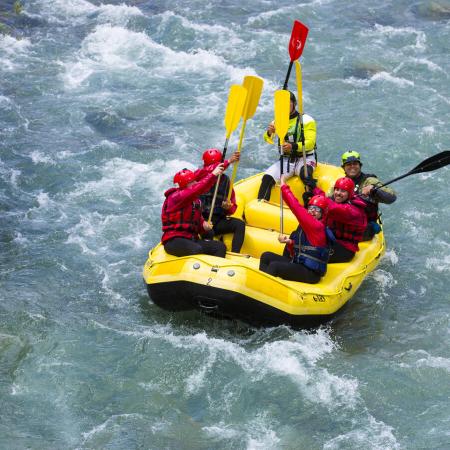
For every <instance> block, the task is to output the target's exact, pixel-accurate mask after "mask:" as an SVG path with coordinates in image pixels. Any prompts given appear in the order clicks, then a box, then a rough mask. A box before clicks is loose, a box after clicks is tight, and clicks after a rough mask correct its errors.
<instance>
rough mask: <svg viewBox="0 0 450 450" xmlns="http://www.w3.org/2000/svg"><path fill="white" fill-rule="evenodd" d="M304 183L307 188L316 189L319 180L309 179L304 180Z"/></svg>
mask: <svg viewBox="0 0 450 450" xmlns="http://www.w3.org/2000/svg"><path fill="white" fill-rule="evenodd" d="M303 183H304V184H305V186H308V187H309V188H311V189H314V188H315V187H316V185H317V180H316V179H315V178H311V177H308V178H305V179H304V180H303Z"/></svg>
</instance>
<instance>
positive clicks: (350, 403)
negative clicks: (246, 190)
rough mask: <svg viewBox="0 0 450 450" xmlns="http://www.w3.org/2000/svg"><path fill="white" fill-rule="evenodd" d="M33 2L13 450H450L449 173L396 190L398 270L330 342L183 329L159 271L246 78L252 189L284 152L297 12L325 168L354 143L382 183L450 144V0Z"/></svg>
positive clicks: (371, 284)
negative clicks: (163, 213) (270, 136)
mask: <svg viewBox="0 0 450 450" xmlns="http://www.w3.org/2000/svg"><path fill="white" fill-rule="evenodd" d="M3 4H6V6H3V8H4V9H5V10H6V9H7V10H11V9H12V4H13V2H12V1H7V2H3ZM23 6H24V10H23V13H22V14H21V15H20V16H18V17H15V16H11V17H9V18H8V24H9V25H10V26H12V27H13V29H14V30H15V32H14V33H13V35H12V36H0V63H1V64H0V74H1V82H0V138H1V140H0V151H1V156H0V219H1V228H0V233H1V234H0V299H1V302H0V398H1V405H2V407H1V408H0V448H2V449H3V448H4V449H22V448H30V449H141V448H142V449H181V448H183V449H362V448H364V449H447V448H450V432H449V430H450V407H449V392H450V390H449V386H450V382H449V378H450V377H449V374H450V350H449V348H450V347H449V341H450V333H449V316H450V306H449V300H450V295H449V289H448V278H449V272H450V238H449V235H450V232H449V226H448V223H449V222H450V208H449V207H448V205H449V202H448V198H449V174H450V171H449V169H448V168H446V169H442V170H440V171H437V172H432V173H428V174H424V175H415V176H412V177H409V178H406V179H404V180H402V181H399V182H398V183H396V184H395V185H394V186H395V188H396V190H397V193H398V197H399V198H398V201H397V202H396V203H395V204H393V205H391V206H388V207H385V208H384V209H383V220H384V223H385V226H386V230H387V231H386V238H387V247H388V248H387V253H386V256H385V257H384V259H383V260H382V261H381V263H380V265H379V266H378V268H377V270H376V271H375V272H374V273H373V274H372V275H371V276H370V277H369V278H368V279H367V280H366V281H365V282H364V284H363V286H362V287H361V289H360V290H359V291H358V293H357V294H356V295H355V297H354V298H353V299H352V301H351V302H350V303H349V304H348V307H346V308H345V309H344V310H343V311H342V312H341V313H340V314H339V315H338V316H337V317H336V319H335V320H333V321H332V322H331V323H330V324H329V325H328V326H326V327H322V328H320V329H318V330H315V331H313V332H306V331H299V330H292V329H290V328H287V327H276V328H270V329H253V328H248V327H247V326H245V325H244V324H240V323H233V322H228V321H218V320H213V319H211V318H208V317H203V316H201V315H198V314H196V313H195V314H194V313H190V314H176V315H171V314H169V313H167V312H165V311H162V310H160V309H159V308H157V307H156V306H155V305H153V304H152V303H151V302H149V301H148V297H147V294H146V291H145V287H144V285H143V282H142V275H141V271H142V266H143V264H144V262H145V259H146V255H147V252H148V250H149V248H151V247H152V246H154V245H155V244H156V243H157V242H158V240H159V238H160V216H159V214H160V209H161V204H162V193H163V192H164V190H165V189H166V188H167V187H168V186H170V185H171V178H172V176H173V173H174V172H175V171H176V170H178V169H179V168H182V167H195V166H196V165H198V164H199V162H200V156H201V154H202V152H203V150H204V149H205V148H208V147H211V146H218V147H221V146H222V145H223V142H224V138H225V130H224V126H223V116H224V111H225V106H226V101H227V94H228V89H229V86H230V85H231V84H233V83H241V81H242V78H243V76H245V75H258V76H260V77H262V78H263V79H264V82H265V86H264V91H263V95H262V98H261V103H260V106H259V108H258V110H257V112H256V114H255V116H254V118H253V119H252V120H251V121H249V122H248V123H247V127H246V135H245V143H244V150H243V155H242V163H241V165H240V169H239V177H240V178H243V177H246V176H249V175H252V174H254V173H256V172H258V171H261V170H262V169H264V168H265V167H267V166H268V165H269V164H270V163H271V162H273V161H274V159H275V158H276V155H275V154H274V153H273V152H272V151H271V149H269V148H268V146H266V145H265V144H264V143H263V142H262V139H261V134H262V132H263V130H264V128H265V126H266V125H267V123H268V122H269V121H270V120H271V116H272V108H273V106H272V96H273V92H274V90H276V89H277V88H279V86H280V85H281V84H282V82H283V81H284V76H285V73H286V69H287V64H288V53H287V43H288V40H289V36H290V29H291V25H292V19H293V18H297V19H299V20H301V21H302V22H304V23H305V24H307V25H308V26H309V28H310V33H309V37H308V41H307V44H306V47H305V51H304V54H303V57H302V67H303V84H304V104H305V110H306V111H307V112H308V113H309V114H311V115H312V116H314V117H315V119H316V120H317V123H318V146H319V157H320V159H321V160H322V161H327V162H331V163H335V164H336V163H338V161H339V155H340V153H341V152H342V151H343V150H346V149H350V148H351V149H356V150H358V151H360V152H361V153H362V155H363V158H364V164H365V165H364V168H365V169H366V170H367V171H370V172H375V173H377V174H378V175H379V176H380V178H382V179H385V180H387V179H390V178H394V177H395V176H399V175H401V174H403V173H405V172H407V171H409V170H410V169H411V168H412V167H414V166H415V165H416V164H418V163H419V162H420V161H421V160H423V159H424V158H425V157H427V156H430V155H432V154H435V153H438V152H439V151H442V150H445V149H448V148H449V147H450V128H449V123H450V113H449V111H450V89H449V86H450V81H449V73H450V59H449V51H450V3H449V2H448V1H444V0H435V1H417V2H409V1H404V0H400V1H395V2H393V1H390V2H370V1H368V0H361V1H358V2H356V1H348V2H340V1H333V0H313V1H310V2H303V3H300V4H298V3H295V2H294V3H293V2H287V1H284V0H279V1H273V0H267V1H247V2H238V1H236V0H229V1H209V2H208V1H207V2H204V1H180V0H174V1H172V2H165V1H122V2H121V1H108V2H107V3H106V2H103V3H102V2H100V1H87V0H52V1H50V0H29V1H27V0H25V1H23ZM236 142H237V135H236V136H234V135H233V137H232V139H231V144H230V147H231V148H232V147H233V146H235V145H236Z"/></svg>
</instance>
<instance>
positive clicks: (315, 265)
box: [292, 227, 333, 276]
mask: <svg viewBox="0 0 450 450" xmlns="http://www.w3.org/2000/svg"><path fill="white" fill-rule="evenodd" d="M330 233H331V230H328V229H327V230H326V234H327V243H328V242H329V240H330V239H331V240H332V239H333V238H332V237H331V235H332V233H331V235H330ZM292 240H293V241H294V256H293V258H292V262H293V263H295V264H303V265H304V266H305V267H307V268H308V269H311V270H312V271H313V272H315V273H317V274H318V275H320V276H323V275H325V274H326V272H327V263H328V258H329V256H330V249H329V246H328V245H327V246H326V247H315V246H314V245H311V243H310V242H309V241H308V238H307V237H306V233H304V232H303V230H302V229H301V228H300V227H299V228H298V229H297V231H295V232H294V233H293V234H292Z"/></svg>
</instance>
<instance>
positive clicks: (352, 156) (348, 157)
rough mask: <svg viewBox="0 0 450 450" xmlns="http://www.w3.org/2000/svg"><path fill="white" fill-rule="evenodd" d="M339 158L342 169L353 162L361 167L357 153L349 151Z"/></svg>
mask: <svg viewBox="0 0 450 450" xmlns="http://www.w3.org/2000/svg"><path fill="white" fill-rule="evenodd" d="M341 158H342V167H344V166H345V164H347V163H349V162H353V161H357V162H359V163H360V164H361V165H362V163H361V156H360V155H359V153H358V152H355V151H354V150H349V151H348V152H345V153H343V154H342V156H341Z"/></svg>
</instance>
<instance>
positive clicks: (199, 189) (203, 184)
mask: <svg viewBox="0 0 450 450" xmlns="http://www.w3.org/2000/svg"><path fill="white" fill-rule="evenodd" d="M216 180H217V177H216V176H215V175H214V174H213V173H209V174H207V175H205V176H204V177H203V178H202V179H200V181H198V182H197V183H194V184H193V185H192V186H189V187H186V188H184V189H179V190H177V191H176V192H174V193H173V194H172V198H171V204H170V206H169V207H168V208H167V212H168V213H170V212H172V211H177V210H178V209H180V208H182V207H183V206H185V205H186V204H188V203H191V202H192V201H193V200H195V199H196V198H197V197H199V196H200V195H201V194H204V193H205V192H208V191H209V190H210V189H211V187H212V186H213V185H214V183H215V182H216Z"/></svg>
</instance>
